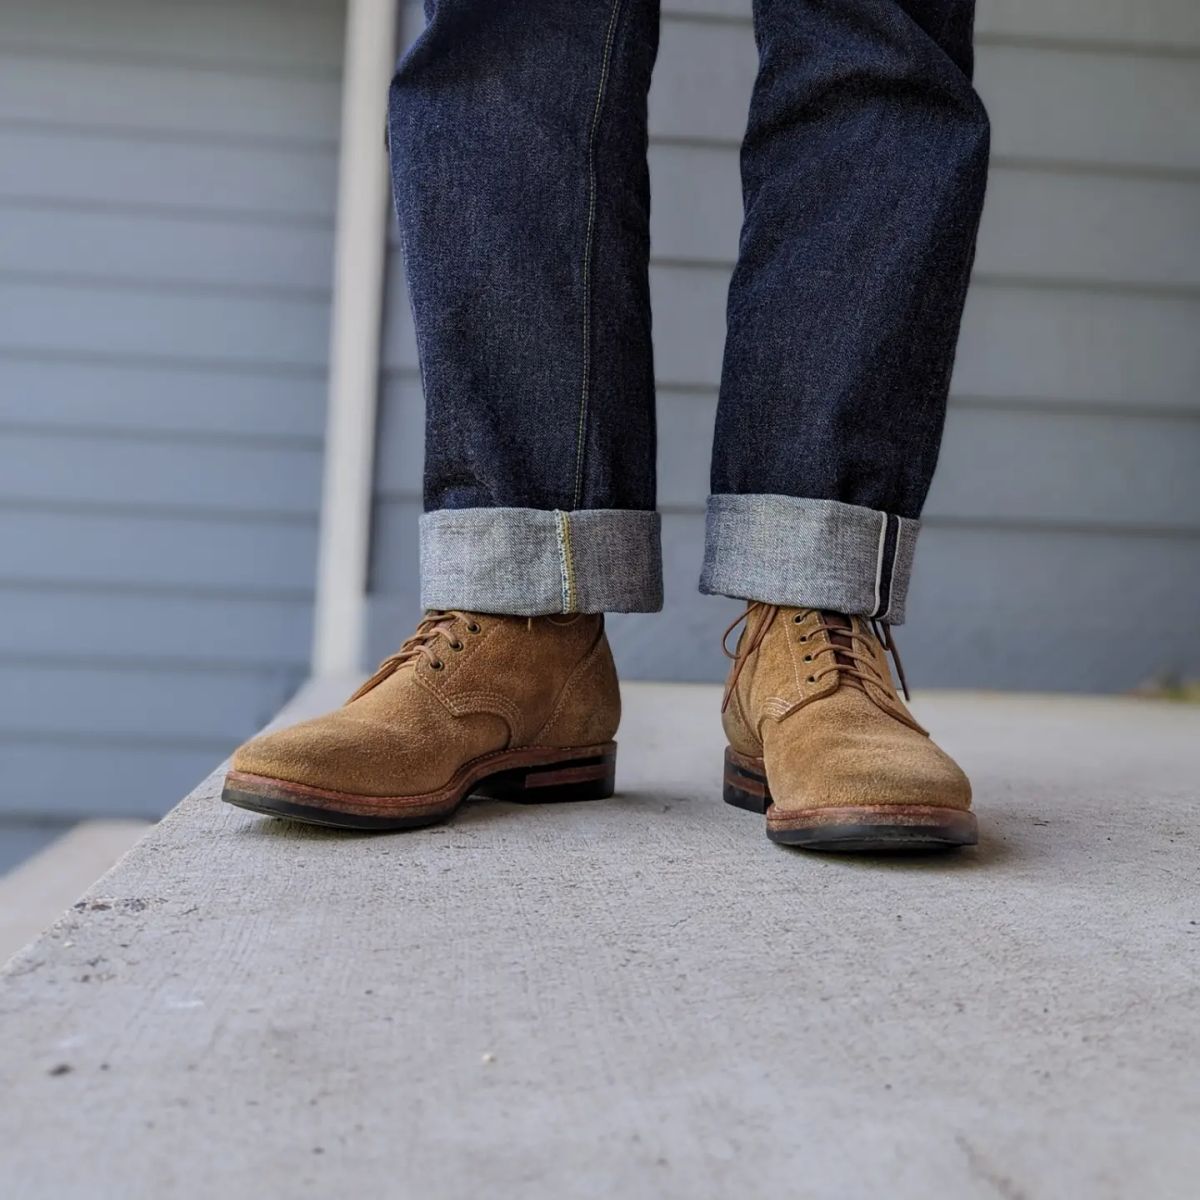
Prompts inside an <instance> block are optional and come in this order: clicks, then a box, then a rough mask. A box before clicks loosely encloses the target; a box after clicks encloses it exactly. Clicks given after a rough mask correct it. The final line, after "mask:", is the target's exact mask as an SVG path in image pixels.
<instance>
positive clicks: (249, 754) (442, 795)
mask: <svg viewBox="0 0 1200 1200" xmlns="http://www.w3.org/2000/svg"><path fill="white" fill-rule="evenodd" d="M620 715H621V700H620V693H619V691H618V688H617V673H616V669H615V668H614V666H613V660H612V654H611V652H610V651H609V648H608V639H607V638H606V637H605V635H604V619H603V617H600V616H587V615H576V616H562V617H557V616H555V617H531V618H527V617H505V616H489V615H486V614H484V613H470V612H457V611H456V612H430V613H427V614H426V615H425V618H424V619H423V620H422V621H421V623H420V625H418V627H417V631H416V633H414V634H413V636H412V637H411V638H409V639H408V641H407V642H405V643H404V645H403V646H402V647H401V648H400V650H399V651H398V652H397V653H396V654H394V655H393V656H392V657H391V658H388V659H386V660H385V661H384V662H383V663H382V664H381V665H380V667H379V669H378V670H377V671H376V673H375V674H374V675H373V676H372V677H371V678H370V679H369V680H368V681H367V682H366V683H365V684H363V686H362V687H361V688H359V690H358V691H357V692H356V693H355V694H354V695H353V696H351V697H350V699H349V700H348V701H347V702H346V704H345V705H344V706H343V707H342V708H339V709H337V710H336V711H334V712H331V713H328V714H327V715H326V716H323V717H318V718H316V719H315V720H312V721H304V722H302V723H301V724H299V725H294V726H292V727H291V728H289V729H283V730H280V731H278V732H276V733H267V734H263V735H262V736H261V737H256V738H254V739H253V740H252V741H249V742H247V743H246V744H245V745H244V746H242V747H241V749H239V750H238V751H237V752H236V753H235V754H234V756H233V764H232V770H231V771H230V772H229V774H228V775H227V776H226V779H225V791H224V794H223V798H224V799H225V800H227V801H228V802H229V803H230V804H236V805H239V806H240V807H242V808H249V809H252V810H254V811H255V812H263V813H269V814H272V815H274V816H280V817H290V818H293V819H295V820H299V821H309V822H313V823H316V824H320V825H336V826H340V827H343V828H347V829H406V828H410V827H413V826H417V825H428V824H431V823H433V822H435V821H440V820H443V819H445V818H446V817H448V816H450V814H451V813H453V812H454V811H455V809H457V808H458V806H459V805H460V804H461V803H462V802H463V801H464V800H465V799H466V798H467V797H468V796H470V795H486V796H492V797H496V798H503V799H513V800H591V799H602V798H604V797H606V796H611V795H612V793H613V776H614V771H615V766H616V751H617V747H616V743H615V742H614V741H613V740H612V739H613V735H614V734H615V733H616V731H617V723H618V721H619V720H620Z"/></svg>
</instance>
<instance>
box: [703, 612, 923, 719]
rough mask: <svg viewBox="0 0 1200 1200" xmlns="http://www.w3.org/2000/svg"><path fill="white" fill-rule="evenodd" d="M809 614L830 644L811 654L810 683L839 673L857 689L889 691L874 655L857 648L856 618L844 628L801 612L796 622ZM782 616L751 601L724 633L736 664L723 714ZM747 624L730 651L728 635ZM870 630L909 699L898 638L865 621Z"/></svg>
mask: <svg viewBox="0 0 1200 1200" xmlns="http://www.w3.org/2000/svg"><path fill="white" fill-rule="evenodd" d="M809 613H816V616H817V622H816V624H815V625H812V626H810V629H811V630H812V632H814V633H819V632H822V631H823V632H825V633H826V634H828V635H829V641H828V643H827V644H826V645H822V646H819V647H816V648H814V649H813V651H812V661H813V664H814V666H813V671H812V674H811V675H809V677H808V679H809V682H810V683H817V682H818V681H820V680H821V679H824V678H825V676H827V675H831V674H837V675H838V676H840V677H841V678H842V679H844V680H846V682H847V683H850V684H851V685H852V686H854V687H860V688H863V690H864V691H865V690H866V689H865V687H864V685H865V684H868V683H871V684H874V685H875V686H876V687H883V688H885V689H886V688H888V687H889V686H890V684H891V680H889V679H884V678H883V676H882V675H881V674H880V673H879V668H878V667H877V666H876V664H875V660H874V658H873V656H872V655H870V654H864V653H862V652H861V651H859V650H857V649H856V648H855V643H854V636H855V635H857V636H859V637H861V636H862V634H861V632H860V631H859V630H857V629H856V628H855V619H854V618H853V617H846V618H845V620H846V621H848V622H849V624H846V625H842V624H840V623H838V622H836V621H834V620H833V619H832V618H831V615H830V614H829V613H826V612H823V611H821V610H820V609H801V610H800V611H799V612H798V613H797V621H798V622H799V621H803V620H805V619H806V618H807V616H808V614H809ZM778 614H779V609H778V607H777V606H776V605H774V604H764V603H762V602H761V601H757V600H752V601H751V602H750V603H749V604H748V605H747V607H746V611H745V612H743V613H742V614H741V616H739V617H737V618H736V619H735V620H734V621H732V622H730V624H729V626H728V627H727V628H726V630H725V632H724V634H722V636H721V651H722V653H723V654H724V655H725V657H726V658H729V659H732V660H733V663H734V667H733V670H732V671H731V672H730V675H729V682H728V683H727V684H726V685H725V695H724V697H723V699H722V700H721V711H722V712H724V711H725V710H726V709H727V708H728V707H729V701H730V699H731V698H732V696H733V689H734V688H735V687H736V686H737V681H738V679H739V678H740V676H741V674H742V669H743V668H744V667H745V665H746V663H747V662H748V661H749V660H750V658H751V656H752V655H753V654H754V652H755V651H756V650H757V649H758V648H759V646H761V645H762V641H763V638H764V637H766V635H767V630H768V629H770V627H771V625H772V623H773V622H774V620H775V618H776V617H777V616H778ZM743 621H745V622H746V634H745V636H744V637H743V639H742V641H743V642H744V645H739V646H738V647H737V650H736V651H730V649H729V645H728V642H729V635H730V634H731V633H732V632H733V631H734V630H735V629H736V628H737V627H738V626H739V625H740V624H742V622H743ZM864 623H865V624H866V625H867V626H868V627H869V628H870V631H871V632H872V633H873V634H874V635H875V637H876V638H878V639H879V642H880V644H881V645H882V646H883V648H884V649H885V650H886V651H887V652H888V654H890V655H891V659H892V662H893V663H895V665H896V676H897V678H898V679H899V681H900V687H901V689H902V690H903V692H904V698H905V700H908V699H910V696H909V694H908V681H907V680H906V679H905V677H904V666H903V664H902V663H901V662H900V652H899V651H898V650H897V648H896V639H895V638H894V637H893V636H892V627H891V626H890V625H889V624H888V623H887V622H886V621H875V620H874V619H871V620H869V621H864ZM826 655H828V656H829V661H828V662H824V663H821V665H820V666H817V665H816V664H817V660H819V659H821V658H823V657H824V656H826Z"/></svg>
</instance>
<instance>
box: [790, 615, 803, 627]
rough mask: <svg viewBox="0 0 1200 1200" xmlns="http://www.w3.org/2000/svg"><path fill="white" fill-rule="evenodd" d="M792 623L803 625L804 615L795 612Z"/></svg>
mask: <svg viewBox="0 0 1200 1200" xmlns="http://www.w3.org/2000/svg"><path fill="white" fill-rule="evenodd" d="M792 624H793V625H803V624H804V617H803V616H802V615H801V614H800V613H797V614H796V615H795V616H794V617H793V618H792Z"/></svg>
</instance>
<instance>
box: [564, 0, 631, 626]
mask: <svg viewBox="0 0 1200 1200" xmlns="http://www.w3.org/2000/svg"><path fill="white" fill-rule="evenodd" d="M622 3H623V0H613V6H612V11H611V12H610V13H609V17H608V32H607V33H606V34H605V37H604V55H603V57H602V58H601V60H600V79H599V81H598V82H597V85H596V102H595V104H594V106H593V108H592V124H591V129H590V131H589V133H588V147H587V171H588V214H587V233H586V235H585V236H584V243H583V380H582V383H581V384H580V390H579V427H578V430H577V431H576V434H575V492H574V495H573V497H572V500H571V507H572V508H578V507H579V506H580V504H581V503H582V501H583V455H584V448H585V436H586V433H587V416H588V401H589V399H590V395H591V374H592V249H593V245H594V242H595V236H596V190H597V180H596V142H597V139H598V138H599V135H600V114H601V113H602V111H603V109H604V95H605V91H606V90H607V87H608V76H609V70H610V68H611V66H612V51H613V43H614V42H615V40H616V36H617V20H618V18H619V17H620V15H621V5H622ZM564 611H567V610H565V609H564Z"/></svg>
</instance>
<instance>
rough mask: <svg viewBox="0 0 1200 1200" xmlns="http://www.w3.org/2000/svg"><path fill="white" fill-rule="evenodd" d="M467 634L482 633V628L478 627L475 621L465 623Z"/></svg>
mask: <svg viewBox="0 0 1200 1200" xmlns="http://www.w3.org/2000/svg"><path fill="white" fill-rule="evenodd" d="M467 632H468V633H482V632H483V626H482V625H480V624H479V623H478V622H477V621H468V622H467Z"/></svg>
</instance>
